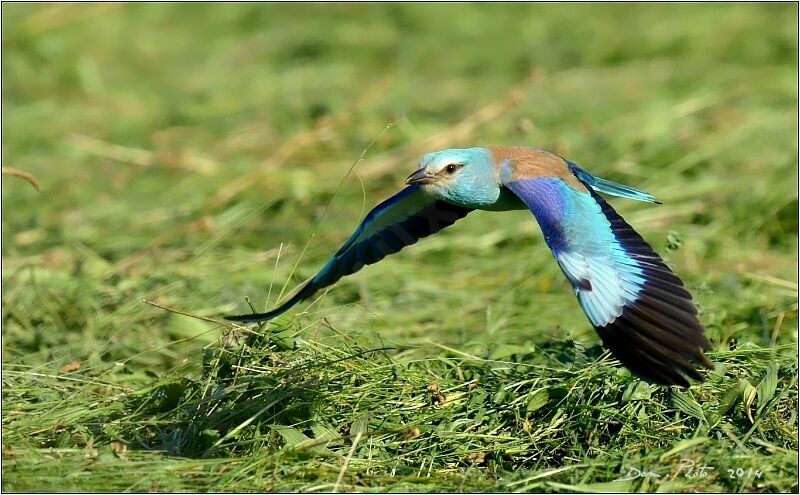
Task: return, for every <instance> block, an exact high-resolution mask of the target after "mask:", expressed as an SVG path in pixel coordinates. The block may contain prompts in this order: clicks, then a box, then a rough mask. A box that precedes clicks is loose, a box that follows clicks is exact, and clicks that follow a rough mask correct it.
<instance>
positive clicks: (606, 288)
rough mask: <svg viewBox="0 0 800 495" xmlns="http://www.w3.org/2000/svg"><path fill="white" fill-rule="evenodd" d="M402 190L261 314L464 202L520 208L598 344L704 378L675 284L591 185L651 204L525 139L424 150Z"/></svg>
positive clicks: (684, 378) (372, 257) (472, 206)
mask: <svg viewBox="0 0 800 495" xmlns="http://www.w3.org/2000/svg"><path fill="white" fill-rule="evenodd" d="M406 184H407V187H406V188H405V189H403V190H402V191H400V192H399V193H397V194H396V195H394V196H392V197H391V198H389V199H387V200H386V201H384V202H383V203H381V204H379V205H378V206H376V207H375V208H374V209H373V210H372V211H370V212H369V213H368V214H367V216H366V217H365V218H364V220H363V221H362V222H361V224H360V225H359V227H358V228H357V229H356V231H355V232H353V234H352V235H351V236H350V237H349V238H348V239H347V241H345V243H344V244H343V245H342V247H340V248H339V250H338V251H337V252H336V254H334V255H333V257H331V259H330V260H329V261H328V262H327V263H326V264H325V266H323V267H322V269H321V270H320V271H319V273H317V274H316V275H315V276H314V277H313V278H312V279H311V280H309V281H308V282H307V283H306V284H305V285H303V286H302V288H300V290H298V291H297V292H296V293H295V294H294V295H293V296H292V297H291V298H289V299H288V300H287V301H286V302H284V303H283V304H281V305H280V306H279V307H278V308H276V309H274V310H272V311H269V312H267V313H260V314H246V315H239V316H229V317H226V318H227V319H228V320H232V321H236V322H240V323H252V322H260V321H265V320H270V319H272V318H275V317H276V316H278V315H280V314H281V313H284V312H285V311H287V310H288V309H289V308H291V307H292V306H294V305H295V304H297V303H299V302H301V301H303V300H306V299H308V298H309V297H311V296H312V295H313V294H314V293H316V292H317V291H319V290H320V289H322V288H324V287H328V286H329V285H332V284H334V283H335V282H336V281H337V280H339V279H340V278H342V277H344V276H346V275H350V274H351V273H355V272H357V271H358V270H360V269H361V268H363V267H364V266H365V265H370V264H372V263H376V262H378V261H380V260H382V259H383V258H384V257H386V256H387V255H390V254H393V253H396V252H398V251H400V250H401V249H403V248H404V247H405V246H408V245H411V244H414V243H415V242H417V241H418V240H419V239H421V238H423V237H427V236H429V235H431V234H435V233H437V232H439V231H440V230H442V229H444V228H445V227H448V226H450V225H452V224H453V223H455V222H456V221H457V220H459V219H461V218H463V217H464V216H466V215H467V214H468V213H469V212H471V211H473V210H487V211H507V210H517V209H525V208H527V209H529V210H530V211H531V212H532V213H533V216H534V217H535V218H536V220H537V222H538V223H539V226H540V227H541V229H542V232H543V234H544V239H545V242H546V243H547V246H548V247H549V248H550V250H551V251H552V253H553V256H554V257H555V259H556V262H557V263H558V266H559V267H561V271H563V272H564V275H565V276H566V277H567V279H568V280H569V282H570V284H572V288H573V290H574V292H575V295H576V296H577V297H578V302H579V303H580V306H581V308H583V311H584V312H585V313H586V316H587V317H588V318H589V321H590V322H591V323H592V325H593V326H594V328H595V330H596V331H597V333H598V334H599V335H600V338H601V339H602V341H603V343H604V344H605V346H606V347H607V348H608V349H609V350H610V351H611V353H612V354H613V355H614V357H616V358H617V359H618V360H619V361H620V362H622V363H623V364H624V365H625V366H627V367H628V368H629V369H630V370H631V371H632V372H634V373H635V374H637V375H638V376H640V377H642V378H644V379H646V380H648V381H651V382H655V383H658V384H662V385H682V386H688V385H689V380H688V378H692V379H695V380H699V381H702V380H703V375H702V374H701V373H700V372H699V371H698V370H697V368H696V367H695V366H694V365H693V364H692V362H694V363H699V364H700V365H703V366H705V367H708V368H712V367H713V365H712V364H711V362H710V361H709V360H708V358H707V357H706V356H705V355H704V354H703V349H709V348H710V347H711V345H710V343H709V342H708V340H707V339H706V337H705V335H704V334H703V326H702V325H701V323H700V322H699V321H698V319H697V309H696V308H695V306H694V304H693V303H692V296H691V295H690V294H689V292H688V291H687V290H686V288H685V287H684V285H683V282H682V281H681V279H680V278H678V277H677V276H676V275H675V274H674V273H673V272H672V270H670V269H669V267H667V265H666V264H665V263H664V261H663V260H662V259H661V257H660V256H659V255H658V254H656V253H655V252H654V251H653V249H652V248H651V247H650V246H649V245H648V244H647V243H646V242H645V241H644V240H643V239H642V237H641V236H640V235H639V234H638V233H637V232H636V231H635V230H633V228H632V227H631V226H630V225H628V223H627V222H625V220H623V219H622V217H620V216H619V214H617V212H616V211H614V209H613V208H612V207H611V206H610V205H609V204H608V203H606V201H605V200H604V199H603V198H601V197H600V196H599V194H598V193H605V194H609V195H612V196H620V197H623V198H629V199H634V200H638V201H645V202H649V203H656V201H655V199H654V198H653V196H651V195H650V194H647V193H646V192H643V191H639V190H637V189H634V188H632V187H628V186H624V185H622V184H617V183H614V182H611V181H608V180H605V179H601V178H599V177H595V176H593V175H592V174H590V173H589V172H586V171H585V170H583V169H581V168H580V167H578V166H577V165H576V164H574V163H572V162H570V161H569V160H566V159H564V158H562V157H560V156H558V155H555V154H553V153H550V152H547V151H544V150H540V149H535V148H525V147H492V148H468V149H449V150H444V151H437V152H434V153H428V154H427V155H425V156H424V157H422V160H420V164H419V169H418V170H416V171H415V172H414V173H412V174H411V175H410V176H409V177H408V178H407V179H406Z"/></svg>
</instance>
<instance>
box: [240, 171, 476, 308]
mask: <svg viewBox="0 0 800 495" xmlns="http://www.w3.org/2000/svg"><path fill="white" fill-rule="evenodd" d="M470 211H472V209H471V208H464V207H461V206H456V205H453V204H450V203H446V202H444V201H439V200H434V199H432V198H430V197H429V196H427V195H426V194H424V193H423V191H422V190H420V188H419V186H418V185H411V186H408V187H406V188H405V189H403V190H402V191H400V192H399V193H397V194H396V195H394V196H392V197H391V198H389V199H387V200H386V201H384V202H383V203H381V204H379V205H378V206H376V207H375V208H373V210H372V211H370V212H369V213H368V214H367V216H366V217H365V218H364V220H363V221H362V222H361V225H359V226H358V228H357V229H356V231H355V232H353V234H352V235H351V236H350V238H349V239H347V241H345V243H344V244H343V245H342V247H341V248H339V250H338V251H337V252H336V254H334V255H333V257H331V259H330V260H328V262H327V263H326V264H325V266H324V267H322V270H320V271H319V273H317V274H316V275H315V276H314V278H312V279H311V280H309V281H308V282H307V283H306V284H305V285H304V286H303V287H302V288H301V289H300V290H299V291H298V292H297V293H296V294H295V295H293V296H292V297H291V298H289V299H288V300H287V301H286V302H284V303H283V304H281V305H280V306H279V307H278V308H276V309H274V310H272V311H269V312H267V313H260V314H246V315H239V316H226V317H225V318H226V319H228V320H232V321H238V322H242V323H251V322H257V321H265V320H270V319H272V318H275V317H276V316H278V315H280V314H281V313H283V312H285V311H286V310H288V309H289V308H291V307H292V306H294V305H295V304H297V303H299V302H300V301H303V300H305V299H308V298H309V297H311V296H312V295H314V293H315V292H317V291H318V290H320V289H322V288H324V287H327V286H329V285H332V284H334V283H335V282H336V281H337V280H339V279H340V278H342V277H344V276H346V275H350V274H351V273H355V272H357V271H358V270H360V269H361V268H362V267H364V266H365V265H371V264H372V263H376V262H378V261H380V260H382V259H383V258H384V257H385V256H388V255H390V254H394V253H396V252H398V251H400V250H401V249H403V248H404V247H406V246H409V245H411V244H414V243H415V242H417V241H418V240H419V239H422V238H423V237H427V236H429V235H431V234H435V233H437V232H439V231H440V230H442V229H443V228H445V227H449V226H450V225H452V224H453V223H455V222H456V221H457V220H459V219H461V218H464V216H466V214H467V213H469V212H470Z"/></svg>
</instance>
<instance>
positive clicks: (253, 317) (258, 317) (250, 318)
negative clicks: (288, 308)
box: [223, 311, 277, 323]
mask: <svg viewBox="0 0 800 495" xmlns="http://www.w3.org/2000/svg"><path fill="white" fill-rule="evenodd" d="M274 313H275V312H274V311H270V312H269V313H251V314H247V315H228V316H223V318H224V319H226V320H228V321H233V322H236V323H261V322H262V321H267V320H271V319H273V318H275V316H277V315H276V314H274Z"/></svg>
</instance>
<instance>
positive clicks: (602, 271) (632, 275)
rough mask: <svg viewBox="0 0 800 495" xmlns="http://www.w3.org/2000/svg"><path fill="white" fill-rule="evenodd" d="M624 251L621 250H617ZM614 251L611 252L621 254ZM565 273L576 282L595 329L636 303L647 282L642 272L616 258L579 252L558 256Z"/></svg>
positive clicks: (574, 283)
mask: <svg viewBox="0 0 800 495" xmlns="http://www.w3.org/2000/svg"><path fill="white" fill-rule="evenodd" d="M614 247H615V248H618V249H619V251H621V247H620V246H614ZM619 251H618V250H617V249H612V250H611V252H612V253H613V252H619ZM556 260H557V261H558V264H559V266H560V267H561V270H562V271H563V272H564V274H565V275H566V276H567V278H568V279H570V281H571V282H572V286H573V287H574V288H575V294H576V295H577V296H578V301H579V302H580V305H581V307H582V308H583V310H584V311H585V312H586V315H587V316H588V317H589V321H591V322H592V324H593V325H594V326H597V327H604V326H606V325H608V324H609V323H611V322H612V321H614V320H616V319H617V317H618V316H619V315H621V314H622V310H623V307H624V306H625V304H626V303H628V302H633V301H635V300H636V296H637V294H638V293H639V292H640V291H641V284H642V283H643V282H644V278H643V277H642V276H641V269H639V268H637V267H634V266H630V265H628V264H624V263H620V262H619V261H615V260H614V256H613V255H612V256H593V255H585V254H582V253H580V252H577V251H569V252H561V253H559V254H558V256H557V258H556Z"/></svg>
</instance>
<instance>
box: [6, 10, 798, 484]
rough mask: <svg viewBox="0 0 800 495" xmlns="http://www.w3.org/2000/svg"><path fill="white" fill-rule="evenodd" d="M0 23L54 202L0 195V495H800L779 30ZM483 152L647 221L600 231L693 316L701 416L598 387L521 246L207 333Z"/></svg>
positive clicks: (496, 218) (762, 25)
mask: <svg viewBox="0 0 800 495" xmlns="http://www.w3.org/2000/svg"><path fill="white" fill-rule="evenodd" d="M2 9H3V26H2V27H3V40H2V42H3V48H2V49H3V58H2V69H3V81H2V90H3V103H4V104H3V137H4V141H3V148H2V158H3V165H4V167H14V168H17V169H20V170H24V171H27V172H30V173H32V174H33V175H34V176H35V177H36V178H38V179H39V181H40V182H41V183H42V187H43V190H42V192H37V191H36V190H35V189H34V188H33V187H31V186H30V185H29V184H27V183H26V182H24V181H23V180H21V179H20V178H18V177H12V176H4V178H3V198H2V205H3V215H2V221H3V226H2V234H3V240H2V253H3V254H2V261H3V265H2V282H3V290H2V297H3V310H2V318H3V346H2V352H3V396H2V406H3V411H2V421H3V431H2V432H3V439H2V448H3V453H2V463H3V464H2V465H3V489H4V490H6V491H53V490H76V491H106V490H119V491H125V490H127V491H148V490H159V491H182V490H183V491H187V490H188V491H205V490H209V491H228V490H235V491H258V490H262V491H263V490H303V491H333V490H337V491H344V490H348V491H349V490H359V491H488V490H491V491H558V492H561V491H607V490H612V491H656V490H659V491H737V492H738V491H768V492H796V490H797V489H798V485H797V472H798V466H797V451H798V443H797V435H798V430H797V408H798V395H797V387H798V383H797V376H798V370H797V325H798V317H797V311H798V304H797V279H798V277H797V261H798V260H797V250H798V242H797V240H798V237H797V232H798V223H797V218H798V209H797V205H798V197H797V180H798V176H797V168H796V164H797V160H798V149H797V132H798V128H797V117H798V114H797V103H798V101H797V92H796V90H797V82H798V81H797V65H796V60H797V44H796V39H797V38H796V35H797V24H796V19H797V6H796V5H794V4H762V5H754V4H725V5H708V4H707V5H678V4H661V5H582V4H570V5H503V6H492V7H489V6H482V5H449V6H444V5H428V4H415V5H388V6H387V5H326V6H320V5H256V4H243V5H225V6H220V5H209V4H204V5H194V6H178V5H168V4H151V5H124V4H113V5H99V4H95V5H67V4H58V5H26V4H3V6H2ZM387 126H388V127H387ZM371 143H372V144H371ZM495 144H496V145H501V144H525V145H535V146H539V147H543V148H548V149H552V150H554V151H557V152H559V153H560V154H562V155H565V156H567V157H569V158H570V159H572V160H573V161H575V162H577V163H579V164H580V165H582V166H583V167H584V168H587V169H588V170H590V171H591V172H593V173H595V174H598V175H601V176H604V177H607V178H609V179H612V180H617V181H621V182H624V183H627V184H630V185H632V186H634V187H637V188H642V189H645V190H647V191H649V192H651V193H653V194H654V195H655V196H656V197H657V198H658V199H659V200H660V201H662V202H663V203H664V204H663V205H661V206H653V205H646V204H642V203H635V202H630V201H624V200H617V199H615V200H612V202H613V204H614V206H615V207H616V208H617V209H618V210H619V211H620V212H621V213H622V214H623V215H624V216H625V217H626V219H628V221H629V222H630V223H632V224H633V225H634V226H635V227H636V228H637V229H638V230H639V231H640V232H641V233H642V235H643V236H644V237H645V238H646V239H647V240H648V241H649V242H650V243H651V244H652V245H653V246H654V247H655V248H656V250H657V251H659V252H660V253H662V254H663V255H664V257H665V259H666V260H667V261H668V263H669V264H670V265H672V266H673V267H674V268H675V270H676V272H677V273H678V274H679V275H680V276H681V277H682V278H683V279H684V280H685V282H686V284H687V286H688V287H689V288H690V290H691V291H692V292H693V294H694V296H695V299H696V301H697V304H698V306H699V308H700V310H701V319H702V321H703V323H704V324H705V325H706V327H707V332H708V335H709V337H710V339H711V340H712V342H713V346H714V348H713V350H712V351H711V352H710V354H709V355H710V357H711V358H712V359H713V360H714V362H715V363H718V368H717V369H716V370H715V371H713V372H710V373H708V379H707V380H706V382H704V383H702V384H697V385H695V386H693V387H692V388H691V389H690V390H688V391H682V390H678V389H674V390H671V389H669V388H664V387H656V386H649V385H647V384H644V383H642V382H640V381H639V380H637V379H636V378H634V377H632V376H631V375H630V374H629V373H628V372H627V371H626V370H624V369H623V368H621V367H619V365H618V364H617V363H616V362H615V361H613V360H612V359H611V358H610V357H609V356H608V354H607V353H604V351H603V349H602V347H600V346H599V340H598V338H597V336H596V335H595V334H594V332H593V330H592V329H591V326H590V325H589V323H588V321H587V320H586V318H585V316H584V315H583V314H582V313H581V311H580V309H579V307H578V305H577V302H576V301H575V299H574V297H572V296H571V295H570V290H569V288H568V284H567V282H566V281H565V280H564V279H563V276H562V275H561V273H560V271H559V269H558V267H557V266H556V264H555V263H554V262H553V260H552V257H551V255H550V254H549V252H548V251H547V248H546V246H545V245H544V243H543V241H542V237H541V234H540V233H539V232H538V228H537V226H536V224H535V222H534V220H533V218H532V217H531V216H530V214H529V213H527V212H523V211H519V212H508V213H503V214H497V213H493V214H490V213H476V214H473V215H470V216H469V217H468V218H466V219H465V220H463V221H461V222H459V223H458V224H457V225H455V226H453V227H452V228H450V229H447V231H445V232H443V233H441V234H439V235H438V236H436V237H434V238H431V239H426V240H425V241H424V242H421V243H419V244H418V245H415V246H413V247H410V248H408V249H406V250H404V251H403V252H402V253H399V254H397V255H395V256H392V257H391V258H390V259H387V260H385V261H383V262H381V263H379V264H377V265H374V266H370V267H368V268H367V269H364V270H363V271H362V272H360V273H358V274H357V275H355V276H352V277H348V278H346V279H343V280H342V281H340V283H338V284H337V285H336V286H335V287H333V288H332V289H331V290H329V291H327V292H325V293H324V294H322V295H320V297H318V298H317V299H316V300H315V301H314V302H313V303H312V304H308V305H302V306H300V307H298V308H296V310H293V311H292V312H290V314H288V315H286V316H284V317H282V318H280V319H279V321H278V322H277V324H275V325H272V324H270V325H266V326H263V327H261V328H259V329H257V330H253V331H249V330H248V331H244V330H242V329H233V328H230V327H225V326H223V325H222V324H219V323H214V322H213V321H209V320H203V319H201V318H210V319H212V320H214V319H218V318H219V316H220V315H222V314H229V313H231V312H244V311H247V310H248V306H247V304H246V303H245V297H249V298H250V300H251V301H252V303H253V304H254V306H255V307H256V308H257V309H259V310H260V309H264V308H269V307H272V306H273V305H274V304H275V302H276V300H277V299H278V295H279V294H281V293H283V294H284V295H285V294H286V293H288V291H291V290H292V289H293V288H294V287H295V285H296V284H297V283H299V282H300V281H302V280H303V279H304V278H306V277H308V276H310V275H312V274H313V273H314V272H315V270H317V269H318V268H319V267H320V266H321V265H322V263H324V261H325V260H326V258H327V256H329V255H330V254H331V253H332V252H333V251H334V250H335V249H336V248H337V247H338V245H339V243H340V242H341V241H342V240H343V239H344V238H345V237H346V236H347V235H348V234H349V233H350V232H351V231H352V229H353V228H354V226H355V225H356V224H357V222H358V220H359V219H360V216H361V215H363V213H364V212H365V209H367V208H370V207H371V206H372V205H374V204H375V203H377V202H378V201H381V200H382V199H384V198H386V197H387V196H389V195H391V194H393V192H395V191H397V190H398V188H399V187H400V185H401V182H402V179H403V178H404V177H405V176H406V175H407V174H408V173H409V172H410V171H411V170H413V168H414V166H415V163H416V160H417V159H418V158H419V156H420V155H421V154H422V153H424V152H426V151H431V150H434V149H441V148H447V147H457V146H467V145H470V146H471V145H495ZM364 150H366V152H365V153H364V155H363V160H360V161H358V163H357V165H356V166H355V171H354V173H352V174H349V175H348V174H347V172H348V170H349V169H350V167H351V165H352V164H353V163H354V162H356V161H357V160H358V159H359V157H360V156H362V153H363V152H364ZM328 205H330V206H329V207H328ZM306 243H308V248H307V249H306V250H305V252H304V253H303V251H304V247H305V246H306ZM301 253H303V254H302V257H301ZM295 267H296V268H295ZM143 299H146V300H149V301H153V302H155V303H156V304H158V305H161V306H166V307H168V308H171V309H173V310H176V311H180V312H185V313H189V314H191V315H193V316H184V315H181V314H179V313H176V312H174V311H168V310H163V309H159V308H157V307H155V306H152V305H148V304H145V303H143V302H142V300H143ZM689 462H695V463H696V464H695V468H694V469H695V470H694V471H692V472H690V471H689V467H688V464H687V463H689ZM700 465H706V466H709V468H711V469H710V470H708V471H706V472H707V474H708V475H707V476H687V474H696V473H697V472H698V471H697V468H698V467H699V466H700ZM631 468H636V469H642V470H647V471H651V472H654V473H656V474H658V475H659V477H644V478H637V479H632V480H624V478H626V477H627V475H628V474H630V472H631ZM729 469H730V470H732V471H728V470H729ZM737 469H740V470H741V471H739V474H741V476H740V475H739V474H737ZM756 470H757V471H756Z"/></svg>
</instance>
